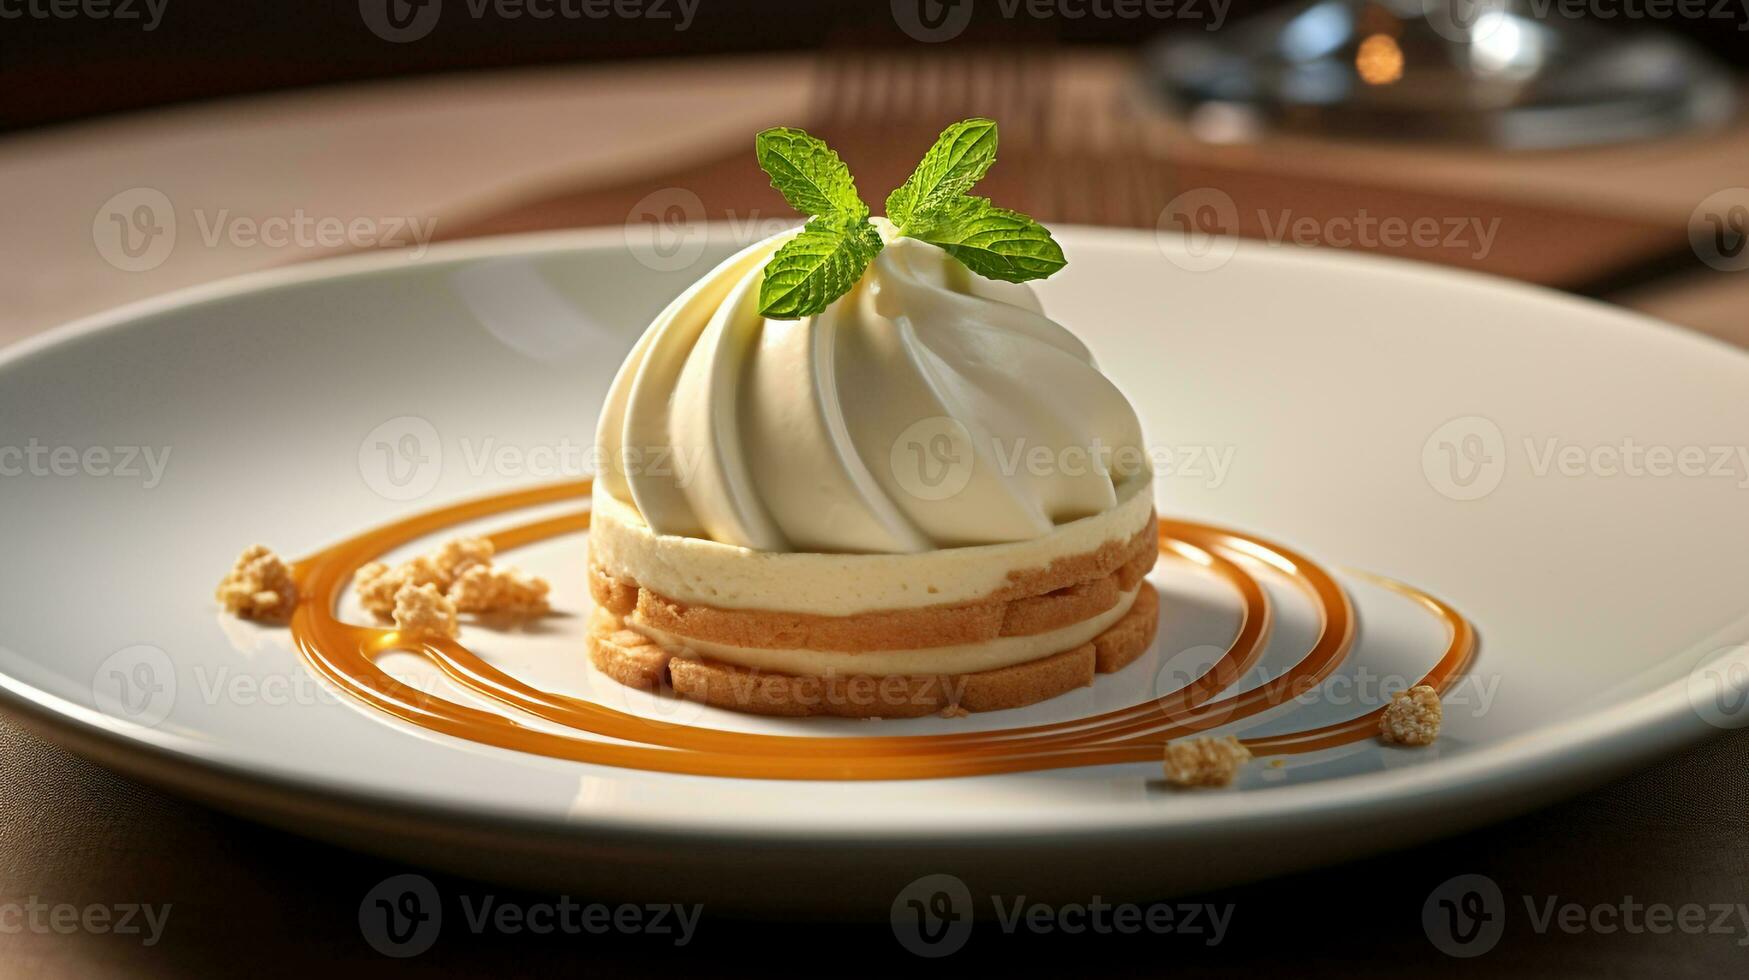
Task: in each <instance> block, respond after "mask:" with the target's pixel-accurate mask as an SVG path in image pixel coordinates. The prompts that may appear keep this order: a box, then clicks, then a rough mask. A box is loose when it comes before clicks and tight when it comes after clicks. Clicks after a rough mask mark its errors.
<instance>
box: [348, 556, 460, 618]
mask: <svg viewBox="0 0 1749 980" xmlns="http://www.w3.org/2000/svg"><path fill="white" fill-rule="evenodd" d="M409 585H435V586H437V587H438V589H439V590H440V591H442V590H446V589H448V588H449V579H448V578H447V577H445V576H444V574H443V572H442V570H441V569H439V568H438V565H437V562H436V561H434V560H433V559H431V558H430V557H428V556H426V555H420V556H419V557H417V558H414V559H412V560H411V561H404V562H402V563H401V564H399V565H395V566H393V567H390V566H388V565H385V564H383V563H382V562H380V561H373V562H371V563H370V564H368V565H363V566H361V567H360V568H359V569H358V573H357V574H356V575H354V576H353V589H354V591H356V592H357V593H358V602H359V605H361V606H363V607H364V608H365V611H366V612H369V613H371V614H373V615H375V616H376V617H377V618H378V619H393V618H394V615H395V597H396V596H397V595H399V594H400V592H401V589H402V588H404V587H406V586H409Z"/></svg>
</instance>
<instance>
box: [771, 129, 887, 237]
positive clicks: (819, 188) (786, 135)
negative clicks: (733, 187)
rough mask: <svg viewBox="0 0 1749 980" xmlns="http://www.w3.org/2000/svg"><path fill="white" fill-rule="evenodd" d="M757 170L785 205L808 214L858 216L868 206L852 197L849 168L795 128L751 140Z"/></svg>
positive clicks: (772, 131) (860, 199)
mask: <svg viewBox="0 0 1749 980" xmlns="http://www.w3.org/2000/svg"><path fill="white" fill-rule="evenodd" d="M753 152H754V154H755V155H756V156H757V157H758V158H759V168H760V169H761V170H764V171H765V172H766V174H768V175H769V176H770V177H771V186H772V187H775V188H777V192H778V193H779V194H782V195H783V199H784V200H786V201H788V202H789V206H790V207H792V208H795V209H796V210H797V211H800V212H801V213H803V214H808V215H837V214H859V215H860V216H861V217H863V218H867V217H868V205H866V204H864V203H862V198H860V197H858V196H857V195H856V181H854V180H852V179H851V178H850V168H849V167H847V166H845V165H844V161H843V160H840V159H838V154H836V153H834V152H832V148H831V147H829V146H827V145H826V144H825V143H824V142H823V141H821V140H818V139H815V138H814V137H812V136H809V135H808V134H807V133H804V132H802V131H801V130H799V129H788V128H786V127H782V126H779V127H778V128H776V129H768V130H766V131H765V132H763V133H760V134H759V135H758V136H757V137H756V138H755V139H754V140H753Z"/></svg>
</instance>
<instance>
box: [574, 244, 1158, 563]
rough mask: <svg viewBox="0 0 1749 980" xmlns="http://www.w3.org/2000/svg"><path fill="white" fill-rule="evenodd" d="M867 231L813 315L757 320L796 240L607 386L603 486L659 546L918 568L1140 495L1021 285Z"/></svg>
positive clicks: (1099, 395) (1071, 349)
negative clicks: (939, 556)
mask: <svg viewBox="0 0 1749 980" xmlns="http://www.w3.org/2000/svg"><path fill="white" fill-rule="evenodd" d="M876 220H877V223H878V224H879V226H880V227H881V231H882V234H883V237H885V238H886V239H887V245H886V248H885V249H884V250H883V251H882V252H881V253H880V255H879V256H878V257H877V258H876V259H875V260H874V262H873V263H872V264H871V265H870V266H869V268H868V271H867V272H866V273H865V274H864V275H863V277H862V280H861V281H860V282H859V283H858V284H857V285H856V287H855V288H853V289H852V290H851V291H850V292H849V293H846V294H845V295H844V296H842V297H840V298H839V299H838V300H837V301H836V302H835V303H833V304H832V306H831V307H829V308H828V309H827V310H826V311H825V312H823V313H820V314H819V315H817V316H813V317H809V318H806V319H802V320H768V319H765V318H764V317H762V316H760V315H759V312H758V306H759V286H760V282H761V279H762V275H763V270H764V267H765V263H766V260H767V259H769V258H770V256H771V254H772V253H773V252H774V251H776V250H777V248H778V247H779V246H781V245H782V244H783V243H784V242H785V241H787V240H788V239H789V238H790V237H791V236H792V235H793V234H794V232H785V233H783V234H780V235H777V236H774V237H773V238H770V239H767V240H765V241H762V242H759V243H758V244H756V245H753V246H751V247H749V248H747V249H745V250H743V251H741V252H740V253H738V254H736V255H735V256H733V257H731V258H729V259H728V260H727V261H725V262H723V263H722V264H721V265H719V266H718V267H717V268H716V269H714V270H712V271H711V272H710V273H709V274H708V275H706V276H705V277H704V278H703V279H701V280H699V281H698V282H697V283H696V284H694V285H693V286H692V287H691V288H689V289H688V290H687V291H686V292H685V293H683V294H681V295H680V296H679V297H678V298H677V299H675V300H674V302H673V303H671V304H669V306H668V308H667V309H665V310H663V311H662V314H661V315H660V316H658V317H657V318H656V320H655V322H653V323H652V324H651V325H650V328H649V329H648V330H647V331H646V332H645V333H644V335H643V337H642V338H641V339H640V340H639V341H638V343H637V346H636V347H634V348H633V350H632V352H631V354H630V355H629V356H628V357H627V358H626V361H625V364H624V365H623V366H622V367H621V368H620V371H619V375H618V376H617V377H616V378H615V379H614V383H613V388H612V390H611V392H610V393H609V395H608V399H607V404H606V406H605V407H604V408H603V411H602V417H601V423H600V429H599V432H598V434H597V442H598V445H599V447H600V448H601V449H602V450H603V451H604V455H605V459H606V461H607V463H606V465H605V467H604V472H603V473H602V474H601V475H600V477H599V480H598V483H597V492H603V491H604V492H606V493H609V494H612V495H613V496H614V497H615V498H617V499H618V500H620V501H622V502H625V503H627V504H629V505H630V506H631V507H632V508H633V509H635V510H636V512H637V513H638V515H639V516H641V517H642V518H643V520H644V521H645V522H646V523H648V525H649V527H650V529H651V530H653V531H655V532H656V533H658V534H671V535H681V536H685V537H694V538H705V539H709V540H714V541H718V542H721V543H723V544H729V545H737V546H740V547H745V548H750V549H754V550H758V551H770V552H792V551H806V552H849V553H911V552H923V551H931V550H935V549H938V548H951V547H960V546H966V545H981V544H995V543H999V542H1007V541H1022V540H1029V539H1032V538H1036V537H1039V536H1041V535H1044V534H1047V533H1049V532H1050V531H1051V530H1052V529H1053V528H1055V527H1056V526H1058V525H1060V524H1064V523H1067V522H1068V521H1072V520H1077V519H1079V518H1083V517H1088V516H1091V515H1094V514H1098V513H1102V512H1104V511H1106V510H1109V509H1110V508H1112V507H1113V506H1115V505H1116V504H1117V503H1118V502H1119V500H1120V498H1123V499H1127V498H1128V496H1129V495H1130V494H1131V493H1134V492H1136V491H1137V490H1138V487H1139V485H1145V483H1146V481H1147V480H1148V479H1149V477H1150V474H1149V473H1148V471H1147V465H1146V457H1145V455H1144V454H1143V452H1142V440H1141V427H1140V424H1139V423H1138V422H1137V420H1136V414H1135V411H1134V410H1133V409H1132V408H1131V407H1130V405H1129V402H1128V401H1127V400H1126V399H1125V398H1124V396H1123V395H1122V394H1121V393H1120V392H1119V391H1118V390H1117V388H1116V387H1115V386H1114V385H1113V384H1112V383H1111V382H1110V381H1109V380H1108V379H1107V378H1106V377H1105V376H1104V375H1103V374H1101V373H1100V372H1099V369H1098V368H1097V367H1096V366H1095V365H1094V363H1093V357H1092V355H1091V354H1090V353H1089V352H1088V350H1087V348H1086V347H1085V346H1084V345H1083V344H1082V343H1081V342H1080V341H1079V340H1077V339H1076V338H1075V337H1074V336H1073V335H1072V334H1070V333H1069V331H1067V330H1065V329H1064V328H1063V327H1061V326H1059V325H1058V324H1056V323H1055V322H1053V321H1052V320H1050V319H1049V318H1047V317H1046V316H1045V315H1044V314H1043V312H1042V311H1041V309H1040V306H1039V303H1038V299H1037V298H1036V297H1035V296H1034V295H1033V292H1032V290H1031V289H1030V288H1029V287H1027V286H1025V285H1021V284H1015V283H1004V282H995V281H992V280H988V279H984V278H982V277H979V276H977V275H974V274H973V273H971V272H970V271H969V270H967V269H966V268H965V267H964V266H963V265H961V264H960V263H959V262H957V261H955V260H954V259H952V257H950V256H949V255H948V254H947V253H946V252H945V251H943V250H942V249H940V248H937V247H936V246H934V245H930V244H928V243H926V242H921V241H917V240H916V239H911V238H898V237H895V236H894V235H893V230H892V226H891V225H889V224H887V223H885V222H884V221H881V220H880V219H876Z"/></svg>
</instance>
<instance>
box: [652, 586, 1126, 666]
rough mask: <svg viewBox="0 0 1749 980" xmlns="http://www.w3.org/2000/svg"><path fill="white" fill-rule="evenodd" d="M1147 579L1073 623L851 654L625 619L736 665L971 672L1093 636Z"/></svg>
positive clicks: (678, 645) (681, 648) (660, 639)
mask: <svg viewBox="0 0 1749 980" xmlns="http://www.w3.org/2000/svg"><path fill="white" fill-rule="evenodd" d="M1147 587H1148V585H1147V583H1146V582H1143V583H1142V584H1141V585H1139V586H1137V587H1136V588H1134V589H1131V590H1129V591H1128V592H1125V593H1123V594H1122V595H1121V596H1119V597H1118V600H1117V604H1116V605H1114V606H1112V607H1111V608H1110V609H1107V610H1106V611H1104V612H1102V613H1099V614H1097V615H1095V616H1091V617H1089V618H1087V619H1084V620H1082V621H1081V622H1079V623H1073V624H1071V625H1069V626H1065V627H1063V628H1062V629H1056V630H1051V631H1050V632H1047V633H1035V634H1033V635H1031V636H1002V637H997V638H996V639H994V640H987V641H985V642H983V643H963V644H957V645H954V646H944V647H925V648H923V649H920V650H867V651H863V652H861V653H847V652H845V651H842V650H767V649H762V648H759V647H742V646H732V645H730V644H727V643H713V642H711V641H708V640H695V639H691V638H688V637H684V636H678V635H676V634H673V633H669V632H667V631H666V630H659V629H656V628H655V627H653V626H650V625H648V624H646V623H644V622H642V621H641V620H639V619H638V616H637V614H636V613H634V614H632V615H631V616H629V617H627V618H626V627H627V628H629V629H632V630H634V631H636V632H638V633H641V634H643V635H644V636H646V637H649V638H650V639H651V640H652V641H653V642H655V643H656V644H658V645H659V646H661V647H662V648H663V649H664V650H667V651H669V652H671V653H674V654H676V655H678V656H683V657H694V658H697V657H708V658H710V659H712V660H720V661H722V662H724V663H728V664H734V665H735V666H737V667H747V668H751V669H753V670H762V671H771V672H774V673H779V674H798V675H802V676H807V677H824V676H827V675H830V674H841V675H852V674H867V675H870V676H874V677H885V676H887V675H890V674H971V673H976V672H978V671H981V670H996V669H997V668H1000V667H1011V666H1013V665H1015V664H1023V663H1026V662H1028V661H1032V660H1038V659H1039V658H1041V657H1048V656H1050V655H1052V654H1056V653H1061V652H1063V651H1064V650H1072V649H1074V648H1075V647H1078V646H1080V645H1082V644H1083V643H1087V642H1089V641H1091V640H1092V639H1093V638H1094V637H1096V636H1098V635H1099V634H1101V633H1103V632H1105V631H1106V630H1108V629H1110V628H1111V626H1112V624H1114V623H1116V622H1117V621H1118V620H1120V619H1122V618H1123V616H1124V614H1125V613H1127V612H1129V611H1130V606H1131V605H1132V604H1133V603H1134V602H1135V601H1136V593H1137V591H1139V590H1140V589H1142V588H1147Z"/></svg>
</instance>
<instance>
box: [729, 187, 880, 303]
mask: <svg viewBox="0 0 1749 980" xmlns="http://www.w3.org/2000/svg"><path fill="white" fill-rule="evenodd" d="M882 244H883V243H882V242H881V235H880V232H879V231H877V230H876V229H875V226H874V225H871V224H869V222H868V218H867V216H866V213H865V214H864V215H863V216H854V217H853V216H850V215H838V216H827V217H821V218H815V219H814V220H812V221H810V222H808V223H807V225H806V226H805V227H803V228H802V231H801V234H799V235H797V236H796V237H794V238H792V239H790V240H789V242H788V243H786V244H785V245H784V246H783V247H782V248H780V249H778V250H777V254H776V255H773V256H772V257H771V261H770V262H767V263H766V264H765V279H764V280H763V281H762V282H760V284H759V313H760V315H761V316H766V317H770V318H771V319H773V320H799V319H801V318H802V317H805V316H813V315H814V314H816V313H819V312H821V311H823V310H825V309H826V307H828V306H831V305H832V301H833V300H835V299H837V298H838V297H840V296H843V295H844V294H845V293H847V292H849V291H850V289H851V287H853V286H855V285H856V282H857V280H859V279H861V278H862V272H863V270H864V269H867V268H868V264H869V263H870V262H872V261H874V257H875V256H876V255H877V254H879V252H880V250H881V247H882Z"/></svg>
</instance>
